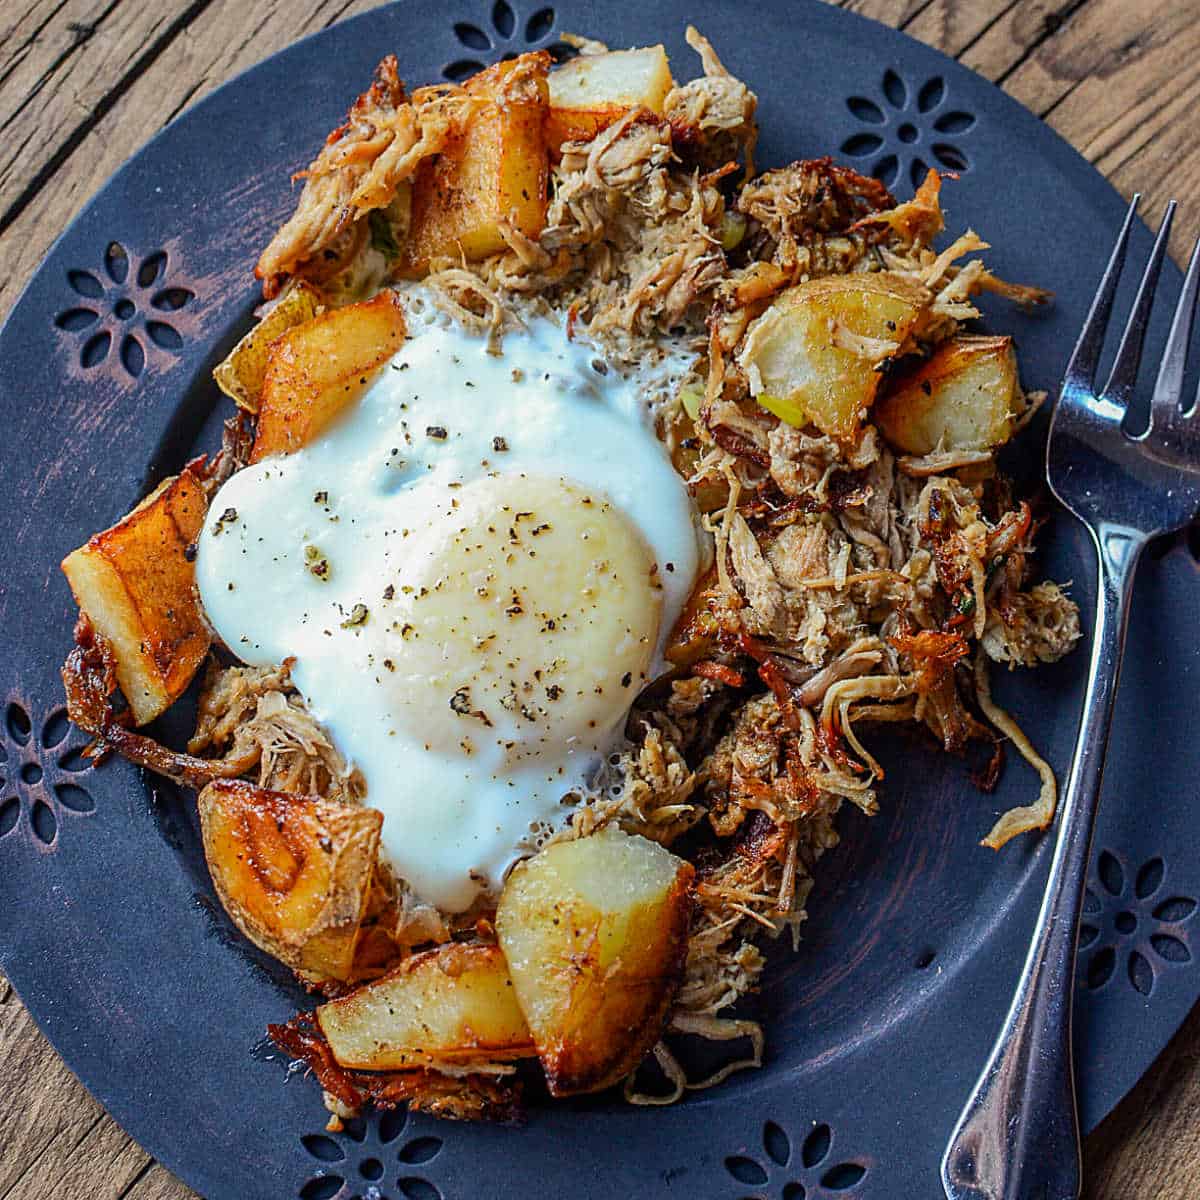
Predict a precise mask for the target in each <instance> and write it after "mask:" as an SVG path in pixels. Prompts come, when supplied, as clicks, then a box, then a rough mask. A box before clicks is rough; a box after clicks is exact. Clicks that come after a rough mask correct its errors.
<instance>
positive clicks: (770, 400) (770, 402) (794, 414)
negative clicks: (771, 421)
mask: <svg viewBox="0 0 1200 1200" xmlns="http://www.w3.org/2000/svg"><path fill="white" fill-rule="evenodd" d="M754 398H755V399H756V400H757V401H758V402H759V404H761V405H762V406H763V408H765V409H766V410H767V412H769V413H774V414H775V415H776V416H777V417H778V418H779V419H780V420H781V421H782V422H783V423H784V424H785V425H794V426H795V427H796V428H797V429H803V428H804V426H805V425H807V424H808V423H809V416H808V413H807V411H805V408H804V405H802V404H797V403H796V401H795V400H789V399H788V398H787V397H786V396H768V395H767V393H766V392H763V393H761V394H760V395H758V396H755V397H754Z"/></svg>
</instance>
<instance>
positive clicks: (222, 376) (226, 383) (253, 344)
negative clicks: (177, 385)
mask: <svg viewBox="0 0 1200 1200" xmlns="http://www.w3.org/2000/svg"><path fill="white" fill-rule="evenodd" d="M320 309H321V300H320V297H319V296H318V294H317V292H316V289H315V288H312V287H310V286H309V285H308V284H307V283H305V282H304V281H303V280H302V279H295V280H293V281H292V283H291V285H290V286H289V287H288V290H287V291H286V292H285V293H284V294H283V296H282V297H280V300H279V303H278V304H276V305H275V307H274V308H272V309H271V311H270V312H269V313H267V315H266V316H265V317H263V319H262V320H261V321H259V322H258V324H257V325H255V326H254V328H253V329H251V330H250V332H249V333H247V334H246V335H245V337H243V338H242V340H241V341H240V342H238V344H237V345H236V346H234V348H233V349H232V350H231V351H230V352H229V355H228V357H227V358H226V359H225V360H224V361H223V362H222V363H221V364H220V365H219V366H218V367H217V368H216V370H215V371H213V379H215V380H216V382H217V387H219V388H220V389H221V391H223V392H224V393H225V395H227V396H228V397H229V398H230V399H231V400H232V401H234V403H235V404H237V406H238V407H239V408H244V409H245V410H246V411H247V412H249V413H256V412H258V401H259V396H260V394H261V392H262V387H263V379H264V378H265V377H266V374H267V358H268V355H269V352H270V348H271V343H272V342H273V341H274V340H275V339H276V338H277V337H279V335H280V334H281V333H286V332H287V331H288V330H289V329H291V328H293V327H294V326H296V325H302V324H304V322H305V321H311V320H312V319H313V317H315V316H316V315H317V313H318V312H319V311H320Z"/></svg>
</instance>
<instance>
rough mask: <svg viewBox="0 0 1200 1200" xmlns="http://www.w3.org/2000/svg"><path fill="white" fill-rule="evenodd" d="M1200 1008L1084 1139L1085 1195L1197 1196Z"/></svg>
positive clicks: (1090, 1199)
mask: <svg viewBox="0 0 1200 1200" xmlns="http://www.w3.org/2000/svg"><path fill="white" fill-rule="evenodd" d="M1197 1113H1200V1007H1198V1008H1196V1009H1195V1010H1194V1011H1193V1012H1192V1014H1191V1016H1190V1017H1189V1018H1188V1019H1187V1021H1186V1022H1185V1023H1184V1025H1183V1027H1182V1028H1181V1029H1180V1030H1179V1032H1178V1033H1177V1034H1176V1035H1175V1037H1174V1038H1173V1039H1172V1041H1171V1044H1170V1046H1169V1047H1168V1048H1167V1049H1166V1050H1165V1051H1164V1052H1163V1054H1162V1057H1161V1058H1160V1059H1159V1060H1158V1062H1156V1063H1155V1064H1154V1066H1153V1067H1151V1068H1150V1070H1149V1072H1148V1073H1147V1074H1146V1077H1145V1078H1144V1079H1143V1080H1142V1081H1141V1083H1139V1084H1138V1086H1137V1087H1136V1088H1135V1089H1134V1091H1133V1092H1132V1093H1130V1095H1129V1096H1128V1097H1127V1098H1126V1099H1125V1100H1124V1102H1123V1103H1122V1104H1121V1105H1120V1106H1119V1107H1118V1108H1117V1110H1116V1112H1114V1113H1113V1114H1112V1116H1110V1117H1109V1118H1108V1120H1107V1121H1105V1122H1104V1123H1103V1124H1102V1125H1101V1126H1100V1128H1099V1129H1097V1130H1096V1131H1095V1133H1093V1134H1092V1135H1091V1137H1090V1138H1088V1140H1087V1146H1086V1152H1085V1155H1084V1166H1085V1173H1086V1176H1087V1179H1088V1187H1087V1191H1086V1193H1085V1200H1188V1198H1190V1197H1194V1196H1196V1195H1198V1194H1200V1120H1197Z"/></svg>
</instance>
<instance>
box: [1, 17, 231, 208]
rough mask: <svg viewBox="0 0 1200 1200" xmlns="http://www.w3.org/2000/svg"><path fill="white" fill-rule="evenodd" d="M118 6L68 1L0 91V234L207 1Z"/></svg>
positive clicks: (30, 47) (32, 45)
mask: <svg viewBox="0 0 1200 1200" xmlns="http://www.w3.org/2000/svg"><path fill="white" fill-rule="evenodd" d="M207 2H208V0H195V2H194V3H193V4H191V5H188V6H183V5H176V4H166V5H160V4H118V3H115V2H114V0H69V2H68V3H66V4H64V5H62V6H61V7H60V8H59V9H58V10H57V11H56V12H55V13H54V14H53V17H52V18H51V19H50V20H49V21H48V22H47V23H46V24H45V26H44V27H43V28H42V29H41V30H40V32H38V33H37V35H36V37H35V38H34V39H33V40H32V42H31V44H30V46H29V52H28V53H27V54H26V55H25V57H24V59H23V60H21V61H20V62H18V63H17V64H16V69H15V70H14V72H13V75H12V77H11V78H10V79H9V80H8V82H7V83H6V84H5V86H4V95H5V97H6V100H5V103H4V104H3V105H2V106H0V133H3V135H4V136H3V143H2V144H3V147H4V149H3V153H2V154H0V229H3V228H4V227H6V226H7V225H8V224H10V223H11V221H12V219H13V217H14V216H15V215H16V214H17V213H18V212H19V211H20V207H21V205H22V204H23V203H24V202H25V197H26V195H27V193H28V191H29V190H30V188H33V187H37V186H41V185H42V184H41V181H42V180H43V179H44V178H46V172H47V169H48V168H49V167H51V166H52V165H53V164H55V163H56V162H58V161H60V159H61V158H62V156H63V154H64V152H66V151H68V150H69V148H70V146H71V145H72V144H73V143H74V142H77V141H79V140H80V139H81V138H82V137H83V136H86V134H87V132H89V131H90V129H91V128H92V127H94V125H95V124H96V122H97V118H98V116H100V117H102V115H103V113H104V112H105V111H106V105H107V104H108V103H109V102H110V98H111V97H113V96H114V95H116V94H118V92H119V90H120V89H121V88H122V87H127V86H128V83H129V80H130V79H131V78H132V77H134V76H135V75H136V73H137V72H139V71H140V70H142V69H144V66H143V64H144V63H145V62H146V61H148V60H149V59H150V58H151V57H152V56H153V55H154V53H155V52H156V51H158V50H159V48H160V47H161V46H162V45H163V44H165V43H166V42H167V41H169V39H170V38H171V37H172V36H177V33H178V31H179V30H178V27H179V26H180V25H182V24H184V23H185V18H186V15H187V14H188V13H189V12H194V11H195V10H196V9H197V8H199V7H200V6H202V5H203V4H205V3H207Z"/></svg>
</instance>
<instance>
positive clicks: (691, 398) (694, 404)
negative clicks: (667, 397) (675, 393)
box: [679, 387, 704, 421]
mask: <svg viewBox="0 0 1200 1200" xmlns="http://www.w3.org/2000/svg"><path fill="white" fill-rule="evenodd" d="M679 402H680V403H681V404H682V405H683V411H684V412H685V413H687V415H688V416H689V417H691V418H692V420H693V421H696V420H698V419H699V417H700V405H701V404H703V403H704V393H703V392H702V391H701V390H700V389H699V388H694V387H685V388H680V389H679Z"/></svg>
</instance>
